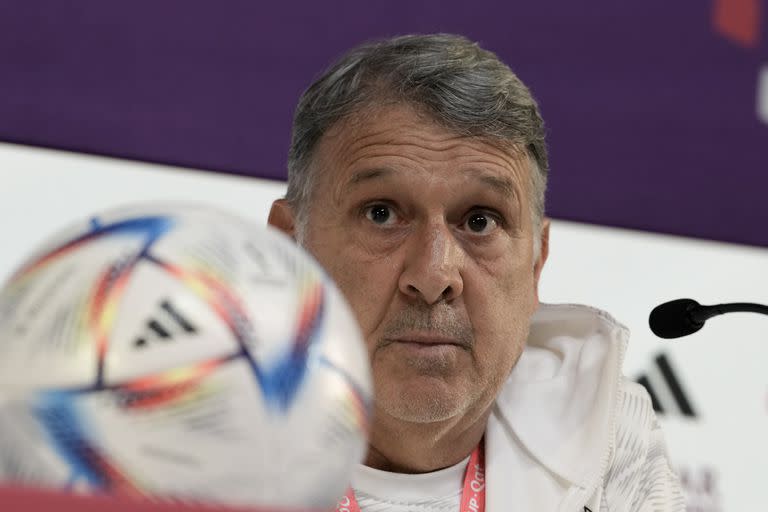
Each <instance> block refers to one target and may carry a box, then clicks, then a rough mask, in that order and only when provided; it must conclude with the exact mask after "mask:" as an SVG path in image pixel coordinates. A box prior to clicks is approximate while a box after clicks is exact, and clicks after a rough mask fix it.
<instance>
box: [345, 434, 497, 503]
mask: <svg viewBox="0 0 768 512" xmlns="http://www.w3.org/2000/svg"><path fill="white" fill-rule="evenodd" d="M459 511H460V512H484V511H485V450H484V449H483V442H482V441H480V444H479V445H477V448H475V449H474V451H473V452H472V455H470V457H469V464H467V470H466V471H465V472H464V489H463V490H462V492H461V507H460V508H459ZM336 512H360V505H358V504H357V499H355V493H354V491H353V490H352V489H351V488H350V489H349V490H348V491H347V494H345V495H344V497H343V498H341V500H339V503H338V504H337V505H336Z"/></svg>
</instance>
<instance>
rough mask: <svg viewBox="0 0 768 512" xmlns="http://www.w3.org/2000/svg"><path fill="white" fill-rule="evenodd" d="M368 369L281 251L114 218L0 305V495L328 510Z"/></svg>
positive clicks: (100, 219)
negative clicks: (4, 490) (86, 495)
mask: <svg viewBox="0 0 768 512" xmlns="http://www.w3.org/2000/svg"><path fill="white" fill-rule="evenodd" d="M368 365H369V363H368V356H367V353H366V349H365V346H364V344H363V342H362V338H361V334H360V332H359V328H358V326H357V323H356V322H355V320H354V317H353V315H352V312H351V310H350V309H349V307H348V306H347V304H346V303H345V301H344V299H343V298H342V296H341V294H340V292H339V291H338V290H337V288H336V287H335V286H334V285H333V283H332V282H331V280H330V279H329V278H328V277H327V276H326V275H325V274H324V273H323V271H322V270H321V269H320V267H319V266H318V265H317V264H316V263H315V262H314V261H313V260H312V259H311V258H310V257H309V256H307V255H306V254H305V253H304V252H303V251H301V250H300V249H298V248H297V246H296V245H294V243H293V242H292V241H291V240H290V239H289V238H287V237H285V236H284V235H282V234H280V233H278V232H276V231H273V230H271V229H268V228H265V227H260V226H255V225H251V224H249V223H247V222H245V221H243V220H242V219H240V218H238V217H235V216H233V215H230V214H227V213H224V212H220V211H217V210H213V209H210V208H207V207H201V206H199V205H186V204H179V205H172V206H168V205H165V206H163V205H138V206H134V207H127V208H122V209H117V210H113V211H110V212H107V213H105V214H103V215H99V216H97V217H93V218H92V219H90V220H88V221H87V222H83V223H81V224H80V225H78V226H76V227H74V228H73V229H69V230H67V231H65V232H63V233H61V234H59V235H58V236H55V237H54V238H53V239H51V240H50V241H49V242H48V243H46V244H45V246H44V247H43V248H42V249H41V250H40V251H38V252H37V253H36V254H35V255H34V256H33V257H32V258H30V259H29V260H28V261H27V262H26V264H24V265H23V266H22V267H21V268H20V269H19V270H18V271H17V272H16V273H15V274H14V275H13V276H12V277H11V278H10V280H9V281H8V282H7V283H6V284H5V286H4V288H2V289H1V290H0V479H1V480H3V481H7V482H15V483H25V484H32V485H43V486H54V487H59V488H66V489H71V490H76V491H79V490H84V491H95V492H99V491H103V492H110V493H120V494H125V493H128V494H137V495H144V496H155V497H159V498H161V499H162V498H167V499H173V500H178V499H182V500H189V501H197V502H217V503H224V504H229V505H249V506H254V505H255V506H268V507H277V508H281V507H286V508H297V507H312V508H319V509H323V508H325V509H327V508H332V507H333V506H334V504H335V503H336V501H337V500H338V498H340V497H341V496H342V495H343V494H344V491H345V489H346V487H347V485H348V482H349V478H350V475H351V472H352V470H353V468H354V466H355V464H356V463H358V462H360V461H361V459H362V457H363V456H364V454H365V449H366V437H367V429H368V423H369V418H370V411H371V401H372V384H371V379H370V373H369V366H368Z"/></svg>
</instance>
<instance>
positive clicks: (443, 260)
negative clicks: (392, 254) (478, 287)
mask: <svg viewBox="0 0 768 512" xmlns="http://www.w3.org/2000/svg"><path fill="white" fill-rule="evenodd" d="M464 257H465V255H464V251H463V249H462V248H461V246H460V245H459V244H458V241H457V240H456V239H455V237H454V236H453V234H452V233H451V231H450V229H449V228H448V226H446V225H445V224H444V223H442V222H441V223H439V224H438V223H434V224H432V225H429V226H426V227H425V229H423V230H419V232H416V233H414V234H413V235H412V239H411V240H410V241H409V248H408V254H407V257H406V260H405V266H404V268H403V271H402V273H401V275H400V279H399V282H398V285H399V287H400V291H401V293H403V294H404V295H406V296H407V297H410V298H412V299H417V300H421V301H423V302H425V303H426V304H428V305H432V304H436V303H438V302H440V301H446V302H449V301H451V300H453V299H455V298H456V297H459V296H460V295H461V293H462V291H463V290H464V281H463V279H462V276H461V269H462V264H463V262H464Z"/></svg>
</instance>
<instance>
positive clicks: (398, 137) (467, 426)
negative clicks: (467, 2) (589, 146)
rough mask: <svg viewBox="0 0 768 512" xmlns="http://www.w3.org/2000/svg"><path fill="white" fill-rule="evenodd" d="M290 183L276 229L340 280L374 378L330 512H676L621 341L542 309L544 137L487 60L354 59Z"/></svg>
mask: <svg viewBox="0 0 768 512" xmlns="http://www.w3.org/2000/svg"><path fill="white" fill-rule="evenodd" d="M288 165H289V178H288V193H287V196H286V198H285V199H280V200H277V201H275V203H274V204H273V206H272V211H271V212H270V219H269V222H270V224H272V225H274V226H276V227H278V228H279V229H282V230H283V231H285V232H287V233H289V234H291V235H292V236H293V237H294V238H295V239H296V240H297V242H298V243H299V244H301V245H302V246H303V247H305V248H306V249H307V250H308V251H309V252H311V253H312V254H313V255H314V256H315V257H316V258H317V259H318V260H319V261H320V263H321V264H322V265H323V266H324V267H325V268H326V269H327V271H328V272H329V273H330V275H331V276H332V277H333V278H334V279H335V280H336V282H337V283H338V285H339V287H340V288H341V290H342V291H343V292H344V294H345V296H346V298H347V299H348V300H349V302H350V304H351V306H352V308H353V310H354V311H355V313H356V315H357V318H358V320H359V321H360V324H361V327H362V330H363V334H364V335H365V340H366V343H367V345H368V348H369V352H370V361H371V367H372V371H373V378H374V386H375V395H376V403H375V411H374V422H373V426H372V432H371V438H370V448H369V453H368V455H367V458H366V461H365V465H364V466H361V467H360V468H358V471H357V472H356V474H355V476H354V479H353V481H352V490H351V491H350V493H349V494H348V495H347V496H346V497H344V498H342V505H343V507H342V506H340V508H345V509H349V510H355V509H356V507H360V509H362V510H363V511H369V510H370V511H373V510H377V511H378V510H393V511H414V510H418V511H425V512H426V511H443V510H444V511H448V510H451V511H455V510H462V511H464V510H472V511H477V510H482V509H483V508H486V509H487V510H488V511H490V512H499V511H507V510H525V511H529V510H535V511H545V510H563V511H569V512H575V511H578V512H582V511H585V510H590V511H594V512H597V511H605V510H608V511H619V510H621V511H625V510H642V511H646V510H648V511H650V510H654V511H656V510H683V508H684V505H683V500H682V497H681V494H680V490H679V484H678V481H677V479H676V477H675V476H674V474H673V472H672V471H671V469H670V467H669V463H668V460H667V457H666V453H665V448H664V444H663V438H662V435H661V432H660V431H659V428H658V426H657V424H656V421H655V417H654V415H653V410H652V408H651V406H650V401H649V399H648V397H647V395H646V394H645V392H644V391H643V390H642V388H640V387H639V386H637V385H636V384H633V383H631V382H629V381H627V380H625V379H623V378H622V377H621V373H620V365H621V360H622V357H623V353H624V344H625V338H626V337H627V332H626V330H625V329H624V328H623V327H622V326H620V325H619V324H617V323H616V322H614V321H613V320H612V319H611V318H610V317H609V316H608V315H607V314H605V313H602V312H600V311H597V310H594V309H590V308H586V307H579V306H541V307H539V299H538V281H539V276H540V275H541V271H542V268H543V267H544V263H545V261H546V259H547V253H548V246H549V244H548V236H549V221H548V220H547V219H546V218H545V217H544V189H545V186H546V176H547V170H548V164H547V153H546V147H545V141H544V127H543V122H542V119H541V116H540V115H539V111H538V106H537V104H536V102H535V101H534V99H533V98H532V96H531V94H530V92H529V91H528V89H527V88H526V87H525V86H524V85H523V84H522V83H521V82H520V81H519V80H518V78H517V77H516V76H515V75H514V74H513V73H512V72H511V71H510V70H509V68H508V67H507V66H506V65H504V64H503V63H502V62H500V61H499V60H498V58H497V57H496V56H495V55H493V54H492V53H490V52H487V51H485V50H482V49H480V48H479V47H477V46H476V45H475V44H473V43H471V42H470V41H468V40H466V39H464V38H461V37H457V36H451V35H434V36H406V37H400V38H395V39H392V40H388V41H381V42H377V43H373V44H367V45H364V46H361V47H359V48H356V49H354V50H352V51H351V52H349V53H348V54H347V55H346V56H344V57H343V58H342V59H341V60H340V61H339V62H337V63H336V65H334V66H333V67H332V68H330V69H329V70H328V71H327V72H326V73H325V74H324V75H323V76H322V77H321V78H320V79H318V80H317V81H316V82H315V83H314V84H312V85H311V86H310V87H309V89H308V90H307V91H306V92H305V93H304V95H303V96H302V98H301V100H300V102H299V105H298V107H297V111H296V116H295V120H294V130H293V141H292V146H291V150H290V155H289V164H288ZM537 310H538V311H537ZM534 313H536V314H535V315H534Z"/></svg>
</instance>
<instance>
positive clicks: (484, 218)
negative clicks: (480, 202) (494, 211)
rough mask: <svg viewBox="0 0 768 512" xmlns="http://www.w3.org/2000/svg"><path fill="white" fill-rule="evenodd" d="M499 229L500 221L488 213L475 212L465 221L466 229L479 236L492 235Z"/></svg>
mask: <svg viewBox="0 0 768 512" xmlns="http://www.w3.org/2000/svg"><path fill="white" fill-rule="evenodd" d="M498 227H499V221H498V219H497V218H496V217H495V216H494V215H491V214H490V213H488V212H473V213H471V214H470V215H469V217H467V220H465V221H464V228H465V229H467V230H468V231H471V232H472V233H475V234H477V235H488V234H491V233H492V232H493V231H495V230H496V228H498Z"/></svg>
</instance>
